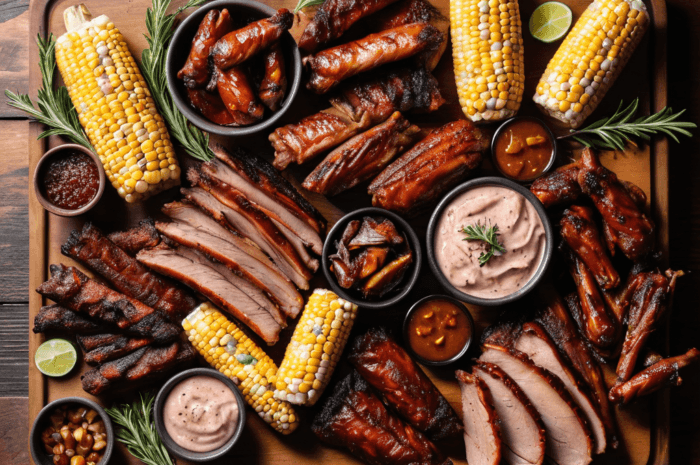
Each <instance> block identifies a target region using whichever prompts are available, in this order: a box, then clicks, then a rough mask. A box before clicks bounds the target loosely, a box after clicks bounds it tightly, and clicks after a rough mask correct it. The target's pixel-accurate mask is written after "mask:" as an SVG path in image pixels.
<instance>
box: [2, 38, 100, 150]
mask: <svg viewBox="0 0 700 465" xmlns="http://www.w3.org/2000/svg"><path fill="white" fill-rule="evenodd" d="M36 43H37V45H38V46H39V67H40V68H41V81H42V86H41V89H39V91H38V92H37V100H36V104H37V106H38V107H39V109H38V110H37V109H36V108H35V107H34V104H33V103H32V100H31V99H30V98H29V95H26V94H15V93H14V92H12V91H10V90H6V91H5V95H6V96H7V98H8V99H9V102H7V104H8V105H10V106H11V107H14V108H17V109H19V110H22V111H23V112H25V113H28V114H29V115H30V116H32V118H34V119H35V120H37V121H38V122H40V123H41V124H44V125H46V126H48V127H49V128H50V129H47V130H46V131H44V132H42V133H41V134H40V135H39V137H38V138H39V139H43V138H44V137H48V136H54V135H57V136H66V137H67V138H68V139H70V140H71V141H72V142H75V143H76V144H80V145H82V146H84V147H86V148H88V149H89V150H92V151H93V152H94V151H95V150H94V149H93V148H92V145H91V144H90V141H89V140H88V138H87V136H86V135H85V132H84V131H83V128H82V126H80V121H79V120H78V113H77V112H76V111H75V108H74V107H73V103H72V102H71V100H70V96H69V95H68V89H66V88H65V87H63V86H61V87H57V88H54V74H55V71H56V55H55V53H54V51H55V49H56V39H55V38H54V36H53V34H49V37H48V39H46V40H44V39H42V38H41V36H40V35H39V36H37V39H36Z"/></svg>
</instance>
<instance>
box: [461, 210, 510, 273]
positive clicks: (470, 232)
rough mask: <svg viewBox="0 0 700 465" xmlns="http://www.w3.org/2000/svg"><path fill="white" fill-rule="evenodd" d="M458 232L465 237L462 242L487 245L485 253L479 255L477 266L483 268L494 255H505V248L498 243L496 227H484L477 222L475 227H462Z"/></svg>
mask: <svg viewBox="0 0 700 465" xmlns="http://www.w3.org/2000/svg"><path fill="white" fill-rule="evenodd" d="M459 232H462V233H464V234H466V235H467V237H465V238H464V239H462V240H463V241H483V242H486V244H488V245H489V250H488V251H487V252H481V255H479V266H484V265H486V263H487V262H488V261H489V260H491V257H493V256H494V255H502V254H504V253H506V248H505V247H503V244H501V243H499V242H498V225H497V224H495V225H493V226H489V227H486V225H485V224H484V225H482V224H481V222H479V221H477V222H476V224H475V225H471V226H467V227H463V228H462V229H461V230H460V231H459Z"/></svg>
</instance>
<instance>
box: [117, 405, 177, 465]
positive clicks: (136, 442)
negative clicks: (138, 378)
mask: <svg viewBox="0 0 700 465" xmlns="http://www.w3.org/2000/svg"><path fill="white" fill-rule="evenodd" d="M154 401H155V394H153V393H152V392H150V393H146V394H144V393H141V394H140V395H139V400H136V401H134V403H133V404H131V405H129V404H122V405H120V406H113V407H112V408H108V409H105V411H106V412H107V414H108V415H109V416H110V417H111V418H112V420H114V423H116V424H117V425H119V426H120V428H118V430H117V440H118V441H119V442H121V443H123V444H124V445H126V448H127V449H129V452H131V454H132V455H133V456H134V457H136V458H137V459H139V460H141V461H142V462H143V463H145V464H146V465H173V463H174V462H173V460H172V459H171V458H170V455H168V451H167V450H166V449H165V446H164V445H163V443H162V442H161V440H160V437H159V436H158V433H157V432H156V428H155V426H154V425H153V420H152V419H151V415H152V412H153V402H154Z"/></svg>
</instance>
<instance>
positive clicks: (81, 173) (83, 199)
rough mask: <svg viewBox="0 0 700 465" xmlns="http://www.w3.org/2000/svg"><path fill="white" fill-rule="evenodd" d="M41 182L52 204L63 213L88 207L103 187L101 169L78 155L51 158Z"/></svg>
mask: <svg viewBox="0 0 700 465" xmlns="http://www.w3.org/2000/svg"><path fill="white" fill-rule="evenodd" d="M40 179H41V185H42V187H43V189H44V195H45V196H46V198H47V199H48V200H49V202H51V203H52V204H54V205H55V206H57V207H58V208H63V209H64V210H77V209H79V208H82V207H84V206H85V205H87V204H89V203H90V202H91V201H92V199H94V198H95V195H97V191H98V189H99V187H100V172H99V168H98V167H97V165H96V164H95V162H94V161H93V160H92V158H90V157H89V156H87V155H86V154H84V153H82V152H77V151H66V152H65V153H61V154H57V155H56V156H53V157H51V159H50V160H48V163H47V164H46V166H44V167H43V168H42V173H41V178H40Z"/></svg>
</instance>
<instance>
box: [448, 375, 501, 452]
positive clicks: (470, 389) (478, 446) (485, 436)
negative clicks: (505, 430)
mask: <svg viewBox="0 0 700 465" xmlns="http://www.w3.org/2000/svg"><path fill="white" fill-rule="evenodd" d="M455 375H456V377H457V381H459V387H460V390H461V392H462V418H464V445H465V448H466V450H467V461H468V462H469V465H499V463H501V428H500V426H499V424H500V420H499V418H498V414H497V413H496V410H495V408H494V402H493V398H492V397H491V391H490V390H489V388H488V386H487V385H486V383H485V382H484V380H482V379H481V378H479V377H478V376H475V375H472V374H469V373H466V372H464V371H462V370H457V372H456V373H455Z"/></svg>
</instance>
